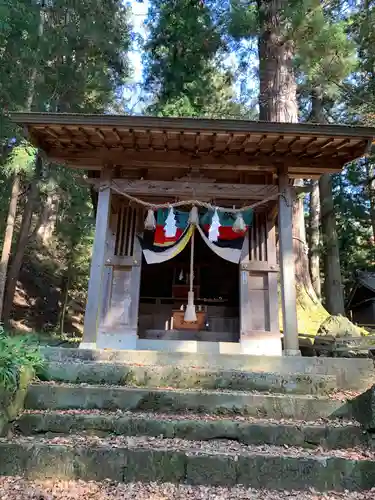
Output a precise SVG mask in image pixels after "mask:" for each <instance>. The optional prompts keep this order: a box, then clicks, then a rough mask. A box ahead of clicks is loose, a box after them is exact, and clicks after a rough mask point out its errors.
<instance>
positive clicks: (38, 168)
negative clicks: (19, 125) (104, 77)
mask: <svg viewBox="0 0 375 500" xmlns="http://www.w3.org/2000/svg"><path fill="white" fill-rule="evenodd" d="M44 8H45V2H44V0H42V2H41V5H40V16H39V25H38V32H37V50H36V51H35V54H34V55H35V61H34V67H33V69H32V72H31V75H30V80H29V87H28V94H27V97H26V102H25V108H26V111H31V109H32V106H33V102H34V98H35V86H36V80H37V77H38V57H39V55H40V54H39V52H40V51H39V45H40V41H41V40H42V37H43V31H44V22H45V12H44ZM41 172H42V159H41V157H40V155H39V154H38V155H37V158H36V162H35V174H34V178H33V180H32V181H31V184H30V186H29V194H28V198H27V202H26V206H25V209H24V212H23V215H22V222H21V228H20V232H19V235H18V240H17V246H16V251H15V255H14V259H13V261H12V263H11V266H10V269H9V273H8V274H7V275H6V276H4V279H6V284H7V287H6V295H5V299H4V301H3V321H4V324H5V325H7V326H9V319H10V313H11V310H12V306H13V299H14V294H15V291H16V285H17V279H18V275H19V272H20V270H21V266H22V260H23V256H24V254H25V247H26V244H27V241H28V237H29V230H30V226H31V219H32V215H33V211H34V205H35V201H36V199H37V197H38V194H39V177H40V174H41Z"/></svg>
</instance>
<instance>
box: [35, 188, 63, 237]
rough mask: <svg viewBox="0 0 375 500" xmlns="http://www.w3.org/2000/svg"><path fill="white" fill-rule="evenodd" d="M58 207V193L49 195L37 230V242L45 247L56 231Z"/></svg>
mask: <svg viewBox="0 0 375 500" xmlns="http://www.w3.org/2000/svg"><path fill="white" fill-rule="evenodd" d="M58 206H59V198H58V195H57V193H51V192H50V193H48V195H47V199H46V201H45V203H44V205H43V208H42V213H41V214H40V218H39V222H38V225H37V227H36V230H35V233H36V237H37V240H38V241H40V242H41V243H43V245H48V243H49V242H50V240H51V237H52V235H53V233H54V231H55V227H56V221H57V212H58Z"/></svg>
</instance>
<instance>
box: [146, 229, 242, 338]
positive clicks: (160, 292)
mask: <svg viewBox="0 0 375 500" xmlns="http://www.w3.org/2000/svg"><path fill="white" fill-rule="evenodd" d="M190 255H191V245H190V243H188V244H187V245H186V247H185V248H184V249H183V250H182V251H181V252H180V253H179V254H178V255H176V256H175V257H174V258H173V259H171V260H168V261H167V262H162V263H159V264H147V262H146V261H145V259H144V258H143V261H142V271H141V288H140V304H139V329H138V335H139V338H142V339H163V340H198V341H207V342H239V337H240V328H239V265H238V264H234V263H232V262H228V261H227V260H225V259H222V258H221V257H219V256H218V255H216V254H215V253H214V252H212V250H211V249H210V248H209V247H208V246H207V245H206V243H205V242H204V241H203V239H202V238H201V237H200V236H199V234H196V235H195V242H194V286H193V289H194V296H195V306H196V316H197V321H194V322H187V321H185V320H184V314H185V311H186V306H187V302H188V291H189V278H190V275H189V272H190Z"/></svg>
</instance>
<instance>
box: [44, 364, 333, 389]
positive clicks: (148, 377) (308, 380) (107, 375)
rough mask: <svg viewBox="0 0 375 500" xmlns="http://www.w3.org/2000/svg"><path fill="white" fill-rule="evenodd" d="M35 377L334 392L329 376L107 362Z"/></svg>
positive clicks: (58, 367)
mask: <svg viewBox="0 0 375 500" xmlns="http://www.w3.org/2000/svg"><path fill="white" fill-rule="evenodd" d="M39 377H40V378H41V379H42V380H54V381H59V382H69V383H87V384H110V385H113V384H114V385H126V386H136V387H149V388H155V387H173V388H179V389H196V388H198V389H224V390H235V391H238V390H244V391H260V392H277V393H290V394H321V395H324V394H329V393H330V392H332V391H334V390H335V389H336V388H337V385H336V377H334V376H332V375H315V374H298V373H293V374H280V373H269V372H244V371H237V370H220V369H216V370H209V369H207V368H191V367H185V366H184V367H179V366H165V365H161V366H155V365H149V366H138V365H125V364H121V363H111V362H108V363H97V362H84V363H82V362H81V363H80V362H71V361H65V362H50V363H48V365H47V366H46V367H45V369H44V370H43V373H42V374H40V375H39Z"/></svg>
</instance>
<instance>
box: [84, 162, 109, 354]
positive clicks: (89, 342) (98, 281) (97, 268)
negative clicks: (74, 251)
mask: <svg viewBox="0 0 375 500" xmlns="http://www.w3.org/2000/svg"><path fill="white" fill-rule="evenodd" d="M109 178H110V171H109V170H103V171H102V175H101V179H100V180H101V183H102V185H103V186H104V184H106V183H107V182H108V180H109ZM110 210H111V189H110V188H109V187H106V188H105V189H102V190H100V191H99V197H98V207H97V212H96V225H95V238H94V246H93V250H92V260H91V268H90V280H89V289H88V294H87V304H86V312H85V322H84V331H83V340H82V343H81V347H82V348H92V347H95V345H96V338H97V331H98V323H99V313H100V306H101V293H100V291H101V288H102V281H103V274H104V264H105V255H106V240H107V230H108V223H109V215H110Z"/></svg>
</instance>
